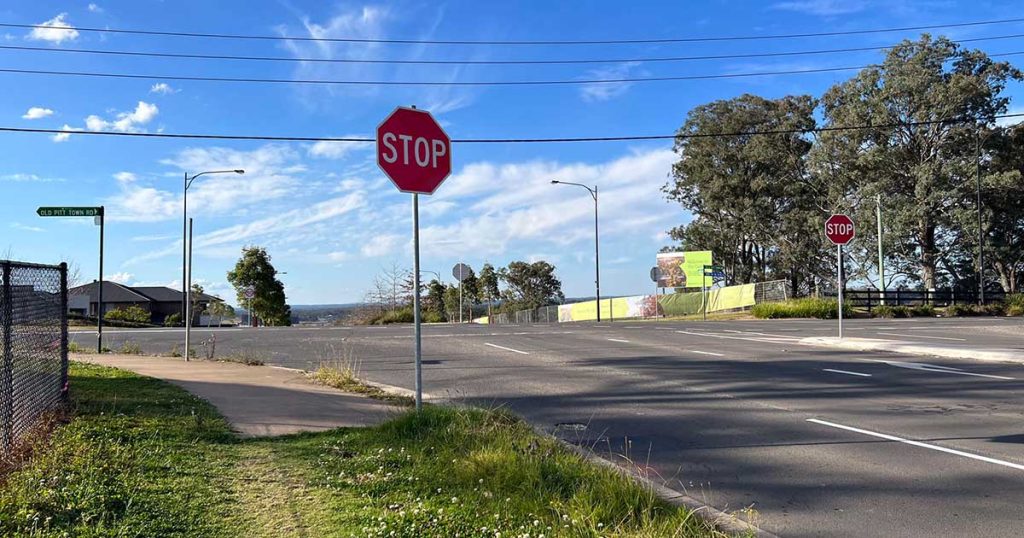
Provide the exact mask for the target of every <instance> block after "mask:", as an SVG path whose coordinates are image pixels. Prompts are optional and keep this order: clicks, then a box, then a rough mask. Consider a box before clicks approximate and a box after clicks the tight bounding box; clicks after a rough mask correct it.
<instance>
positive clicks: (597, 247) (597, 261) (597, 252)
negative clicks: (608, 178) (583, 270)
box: [591, 185, 601, 322]
mask: <svg viewBox="0 0 1024 538" xmlns="http://www.w3.org/2000/svg"><path fill="white" fill-rule="evenodd" d="M591 194H593V195H594V289H595V292H596V294H597V321H599V322H600V321H601V241H600V236H599V235H598V232H597V185H594V192H592V193H591Z"/></svg>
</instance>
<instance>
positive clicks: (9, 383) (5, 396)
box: [0, 262, 14, 453]
mask: <svg viewBox="0 0 1024 538" xmlns="http://www.w3.org/2000/svg"><path fill="white" fill-rule="evenodd" d="M12 307H13V305H12V301H11V264H10V263H9V262H3V289H2V290H0V333H2V334H3V343H2V344H0V345H2V354H3V364H2V366H0V368H2V369H3V371H2V372H0V383H2V386H0V406H2V407H3V408H2V409H0V445H2V446H3V449H4V452H5V453H9V452H10V451H11V449H12V448H13V446H14V356H13V354H12V351H13V350H12V348H11V325H12V319H11V318H12V317H13V315H12V314H13V309H12Z"/></svg>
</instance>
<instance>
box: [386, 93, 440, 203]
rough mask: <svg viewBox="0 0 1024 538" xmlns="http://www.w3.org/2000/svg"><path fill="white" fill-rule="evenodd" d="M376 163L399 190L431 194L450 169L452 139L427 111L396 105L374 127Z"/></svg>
mask: <svg viewBox="0 0 1024 538" xmlns="http://www.w3.org/2000/svg"><path fill="white" fill-rule="evenodd" d="M377 165H378V166H380V169H381V170H383V171H384V173H385V174H387V176H388V177H389V178H391V182H392V183H394V184H395V186H396V187H398V190H400V191H402V192H409V193H418V194H433V193H434V191H436V190H437V188H438V187H439V186H441V182H443V181H444V180H445V178H447V177H448V176H449V175H450V174H451V173H452V141H451V139H450V138H448V135H447V134H446V133H445V132H444V129H442V128H441V126H440V125H439V124H438V123H437V121H435V120H434V117H433V116H431V115H430V113H429V112H427V111H425V110H418V109H415V108H405V107H398V108H396V109H395V111H394V112H392V113H391V115H389V116H388V117H387V119H385V120H384V121H383V122H381V124H380V126H379V127H377Z"/></svg>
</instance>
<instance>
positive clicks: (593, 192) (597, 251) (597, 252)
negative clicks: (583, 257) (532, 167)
mask: <svg viewBox="0 0 1024 538" xmlns="http://www.w3.org/2000/svg"><path fill="white" fill-rule="evenodd" d="M551 184H552V185H575V186H577V187H583V188H584V189H587V192H589V193H590V196H591V198H593V199H594V289H595V294H596V296H597V321H601V246H600V243H601V242H600V239H599V236H598V233H597V185H594V188H590V187H588V186H586V185H584V184H582V183H569V182H568V181H558V180H557V179H552V180H551Z"/></svg>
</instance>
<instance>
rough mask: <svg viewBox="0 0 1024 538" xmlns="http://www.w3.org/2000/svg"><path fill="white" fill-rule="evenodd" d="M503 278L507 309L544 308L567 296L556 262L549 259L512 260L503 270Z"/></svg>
mask: <svg viewBox="0 0 1024 538" xmlns="http://www.w3.org/2000/svg"><path fill="white" fill-rule="evenodd" d="M500 278H501V280H502V281H504V282H505V290H504V292H503V293H502V298H503V299H504V304H503V308H504V309H505V311H508V312H511V311H515V310H523V309H531V308H540V307H542V306H547V305H550V304H554V303H556V302H560V301H564V300H565V295H563V294H562V282H561V281H560V280H558V278H557V277H556V276H555V266H554V265H551V264H550V263H548V262H545V261H536V262H533V263H528V262H521V261H517V262H512V263H510V264H508V267H507V268H504V269H502V270H501V273H500Z"/></svg>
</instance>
